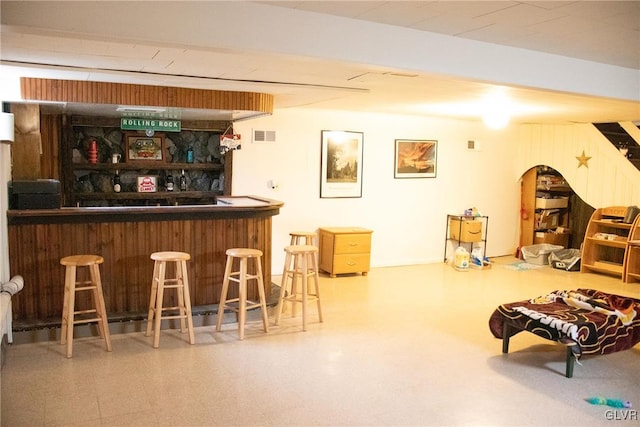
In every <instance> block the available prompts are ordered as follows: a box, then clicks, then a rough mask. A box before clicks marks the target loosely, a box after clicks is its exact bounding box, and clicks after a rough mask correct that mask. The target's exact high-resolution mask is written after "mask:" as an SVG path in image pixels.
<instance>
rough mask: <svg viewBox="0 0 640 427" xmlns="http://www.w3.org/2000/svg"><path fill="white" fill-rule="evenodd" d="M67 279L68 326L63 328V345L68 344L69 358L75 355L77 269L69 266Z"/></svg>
mask: <svg viewBox="0 0 640 427" xmlns="http://www.w3.org/2000/svg"><path fill="white" fill-rule="evenodd" d="M66 273H67V274H66V278H65V291H68V294H67V295H66V298H65V302H66V305H67V307H66V311H65V320H66V324H65V325H64V326H63V327H62V335H63V338H62V340H61V344H65V343H66V344H67V358H70V357H71V356H72V355H73V325H74V323H73V322H74V315H75V313H74V311H75V303H76V267H75V266H67V269H66Z"/></svg>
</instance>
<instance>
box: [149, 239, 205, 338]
mask: <svg viewBox="0 0 640 427" xmlns="http://www.w3.org/2000/svg"><path fill="white" fill-rule="evenodd" d="M151 259H152V260H153V261H154V264H153V279H152V281H151V298H150V300H149V315H148V318H147V331H146V334H145V335H146V336H150V335H151V332H152V331H153V348H158V347H159V346H160V326H161V322H162V319H180V332H182V333H185V332H189V344H194V343H195V337H194V333H193V320H192V318H191V297H190V295H189V276H188V274H187V261H189V260H190V259H191V255H189V254H188V253H185V252H171V251H167V252H154V253H152V254H151ZM167 263H175V264H174V265H175V277H173V278H169V279H167V278H166V273H167ZM165 289H175V290H176V292H177V296H178V305H177V306H172V307H164V306H163V299H164V290H165ZM176 310H177V312H178V314H163V312H168V311H170V312H172V313H175V312H176ZM185 321H186V322H185ZM185 323H186V325H185Z"/></svg>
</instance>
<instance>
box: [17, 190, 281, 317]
mask: <svg viewBox="0 0 640 427" xmlns="http://www.w3.org/2000/svg"><path fill="white" fill-rule="evenodd" d="M282 206H283V203H282V202H279V201H275V200H269V199H263V198H259V197H254V196H245V197H219V198H218V200H217V203H216V204H215V205H213V204H212V205H189V206H157V207H155V206H154V207H105V208H82V207H81V208H60V209H35V210H9V211H8V212H7V218H8V223H9V227H8V228H9V263H10V269H11V274H20V275H22V276H23V277H24V283H25V286H24V289H23V290H22V292H20V293H19V294H17V295H16V296H15V297H14V298H13V313H14V321H15V325H16V326H18V327H19V326H20V325H22V326H24V327H33V326H37V325H46V324H51V323H54V324H55V323H56V322H57V323H59V322H60V316H61V313H62V299H63V291H64V289H63V287H64V268H63V267H62V266H61V265H60V259H61V258H63V257H65V256H68V255H74V254H95V255H100V256H102V257H104V260H105V261H104V264H102V266H101V276H102V284H103V288H104V295H105V300H106V307H107V313H108V315H109V318H110V320H114V319H121V320H127V319H129V320H132V319H139V318H140V316H141V315H143V314H144V315H146V314H145V313H146V312H147V310H148V308H149V297H150V290H151V278H152V275H153V262H152V261H151V260H150V258H149V257H150V255H151V253H152V252H156V251H182V252H188V253H189V254H191V261H189V262H188V264H187V266H188V272H189V282H190V289H191V300H192V301H191V304H192V305H193V306H196V307H197V306H206V305H210V304H217V303H218V302H219V298H220V291H221V287H222V278H223V275H224V267H225V261H226V257H225V251H226V250H227V249H229V248H232V247H247V248H255V249H259V250H261V251H262V252H263V258H262V269H263V272H264V282H265V286H266V287H267V289H266V290H267V295H269V292H270V287H271V217H272V216H274V215H277V214H278V213H279V211H280V208H281V207H282ZM251 296H252V297H255V296H254V295H251ZM170 297H171V298H173V295H171V296H170Z"/></svg>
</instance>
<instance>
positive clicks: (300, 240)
mask: <svg viewBox="0 0 640 427" xmlns="http://www.w3.org/2000/svg"><path fill="white" fill-rule="evenodd" d="M289 235H290V236H291V245H311V246H317V245H316V238H317V237H318V235H317V234H316V232H315V231H292V232H291V233H289ZM317 255H318V254H317V253H311V252H309V255H308V257H309V258H308V260H307V268H308V267H309V266H311V265H313V264H312V262H313V260H312V259H311V258H312V257H314V256H315V257H317ZM297 260H298V257H295V260H294V263H296V264H295V265H294V269H296V270H297V269H298V268H299V266H298V265H297ZM297 285H298V281H297V280H293V281H292V283H291V293H292V294H295V293H296V292H297ZM292 305H293V307H292V308H291V315H292V316H293V317H295V316H296V314H297V308H298V306H297V304H292Z"/></svg>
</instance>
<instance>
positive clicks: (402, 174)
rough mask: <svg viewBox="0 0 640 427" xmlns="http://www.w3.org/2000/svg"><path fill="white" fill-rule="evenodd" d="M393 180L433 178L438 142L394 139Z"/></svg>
mask: <svg viewBox="0 0 640 427" xmlns="http://www.w3.org/2000/svg"><path fill="white" fill-rule="evenodd" d="M394 160H395V163H394V167H393V177H394V178H435V177H436V174H437V171H438V141H436V140H433V139H426V140H417V139H396V140H395V156H394Z"/></svg>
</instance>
